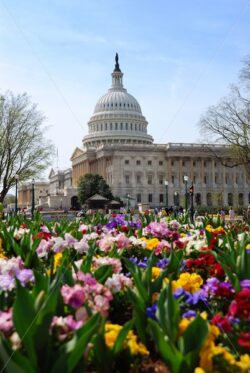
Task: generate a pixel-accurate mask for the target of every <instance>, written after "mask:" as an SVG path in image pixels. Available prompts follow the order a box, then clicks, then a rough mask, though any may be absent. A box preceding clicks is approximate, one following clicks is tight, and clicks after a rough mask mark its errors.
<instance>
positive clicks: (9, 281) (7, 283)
mask: <svg viewBox="0 0 250 373" xmlns="http://www.w3.org/2000/svg"><path fill="white" fill-rule="evenodd" d="M14 288H15V278H14V277H13V276H10V275H9V274H8V273H5V274H4V275H0V289H1V290H3V291H11V290H13V289H14Z"/></svg>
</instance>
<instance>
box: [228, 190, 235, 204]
mask: <svg viewBox="0 0 250 373" xmlns="http://www.w3.org/2000/svg"><path fill="white" fill-rule="evenodd" d="M233 202H234V199H233V193H228V195H227V203H228V205H230V206H233V204H234V203H233Z"/></svg>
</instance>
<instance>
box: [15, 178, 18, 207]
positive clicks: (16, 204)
mask: <svg viewBox="0 0 250 373" xmlns="http://www.w3.org/2000/svg"><path fill="white" fill-rule="evenodd" d="M15 180H16V199H15V213H16V214H17V210H18V201H17V183H18V180H19V176H18V175H15Z"/></svg>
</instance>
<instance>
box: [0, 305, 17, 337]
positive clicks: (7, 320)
mask: <svg viewBox="0 0 250 373" xmlns="http://www.w3.org/2000/svg"><path fill="white" fill-rule="evenodd" d="M13 327H14V325H13V321H12V309H9V310H8V311H0V331H1V332H3V334H4V335H5V336H9V335H10V334H11V332H12V331H13Z"/></svg>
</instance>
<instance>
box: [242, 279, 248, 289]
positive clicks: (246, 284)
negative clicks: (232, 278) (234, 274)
mask: <svg viewBox="0 0 250 373" xmlns="http://www.w3.org/2000/svg"><path fill="white" fill-rule="evenodd" d="M240 286H241V287H242V288H247V289H250V280H242V281H241V282H240Z"/></svg>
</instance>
